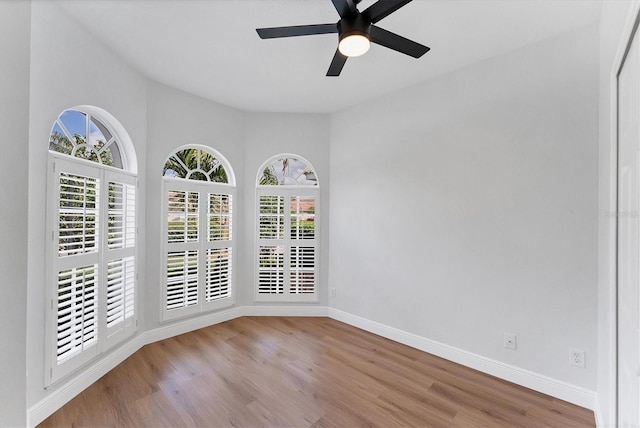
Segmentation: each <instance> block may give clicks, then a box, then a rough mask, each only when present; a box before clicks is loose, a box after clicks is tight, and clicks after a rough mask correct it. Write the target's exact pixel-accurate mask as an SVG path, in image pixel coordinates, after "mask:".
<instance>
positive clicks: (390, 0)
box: [362, 0, 411, 24]
mask: <svg viewBox="0 0 640 428" xmlns="http://www.w3.org/2000/svg"><path fill="white" fill-rule="evenodd" d="M407 3H411V0H378V1H377V2H375V3H374V4H372V5H371V6H369V7H368V8H366V9H365V10H364V11H363V12H362V14H363V15H367V16H368V17H369V19H370V20H371V23H372V24H375V23H376V22H378V21H380V20H381V19H382V18H385V17H387V16H389V15H391V14H392V13H393V12H395V11H396V10H398V9H400V8H401V7H402V6H404V5H406V4H407Z"/></svg>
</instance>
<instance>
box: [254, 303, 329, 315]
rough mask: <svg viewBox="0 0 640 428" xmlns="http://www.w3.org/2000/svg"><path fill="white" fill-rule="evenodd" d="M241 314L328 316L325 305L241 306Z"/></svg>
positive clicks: (327, 309)
mask: <svg viewBox="0 0 640 428" xmlns="http://www.w3.org/2000/svg"><path fill="white" fill-rule="evenodd" d="M242 309H243V316H248V317H278V316H280V317H328V316H329V310H330V309H329V308H327V307H326V306H316V305H313V306H311V305H309V306H266V305H265V306H258V305H256V306H243V307H242Z"/></svg>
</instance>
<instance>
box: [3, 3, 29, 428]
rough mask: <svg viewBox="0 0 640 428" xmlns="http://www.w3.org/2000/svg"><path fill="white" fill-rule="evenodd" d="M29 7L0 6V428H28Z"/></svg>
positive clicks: (8, 4)
mask: <svg viewBox="0 0 640 428" xmlns="http://www.w3.org/2000/svg"><path fill="white" fill-rule="evenodd" d="M30 11H31V5H30V3H29V2H4V1H0V139H1V140H0V151H1V152H2V156H0V159H1V160H0V184H1V185H0V201H2V209H1V210H0V304H1V305H2V308H0V426H3V427H4V426H24V425H25V424H26V415H27V410H26V397H27V396H26V370H27V367H26V363H25V361H26V352H27V345H26V341H27V337H26V334H27V317H26V305H27V218H26V216H25V215H24V214H25V212H26V211H27V192H28V190H29V188H28V182H27V180H28V178H29V177H28V174H27V171H28V167H29V164H28V150H27V149H26V148H27V144H28V143H29V46H30V40H31V37H30V31H31V17H30Z"/></svg>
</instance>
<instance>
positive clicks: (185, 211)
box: [162, 146, 235, 320]
mask: <svg viewBox="0 0 640 428" xmlns="http://www.w3.org/2000/svg"><path fill="white" fill-rule="evenodd" d="M214 153H215V152H214V151H213V150H211V149H209V148H206V147H203V146H186V147H182V148H180V149H179V150H177V151H176V152H175V153H173V154H172V155H171V156H169V158H168V159H167V161H166V163H165V165H164V179H163V200H164V204H165V223H164V226H163V233H164V247H165V248H164V281H163V284H164V286H163V293H162V294H163V311H162V319H163V320H170V319H174V318H178V317H183V316H187V315H192V314H196V313H199V312H203V311H208V310H214V309H220V308H223V307H228V306H231V305H233V302H234V292H233V246H234V245H233V203H234V199H235V186H234V182H233V173H232V171H231V168H230V166H229V164H228V163H227V161H226V160H225V159H224V158H223V157H222V156H221V155H220V154H214Z"/></svg>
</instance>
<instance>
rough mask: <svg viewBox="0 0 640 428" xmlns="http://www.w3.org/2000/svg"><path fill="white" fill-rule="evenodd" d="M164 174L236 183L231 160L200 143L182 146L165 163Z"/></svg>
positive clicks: (190, 178)
mask: <svg viewBox="0 0 640 428" xmlns="http://www.w3.org/2000/svg"><path fill="white" fill-rule="evenodd" d="M162 175H163V176H164V177H168V178H183V179H186V180H197V181H209V182H212V183H227V184H231V185H235V177H234V175H233V171H232V169H231V166H230V165H229V162H228V161H227V160H226V159H225V157H224V156H222V155H221V154H220V153H218V152H216V151H215V150H213V149H211V148H209V147H206V146H200V145H189V146H182V147H180V148H179V149H178V150H176V151H175V152H174V153H173V154H172V155H171V156H169V158H167V161H166V162H165V164H164V168H163V170H162Z"/></svg>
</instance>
